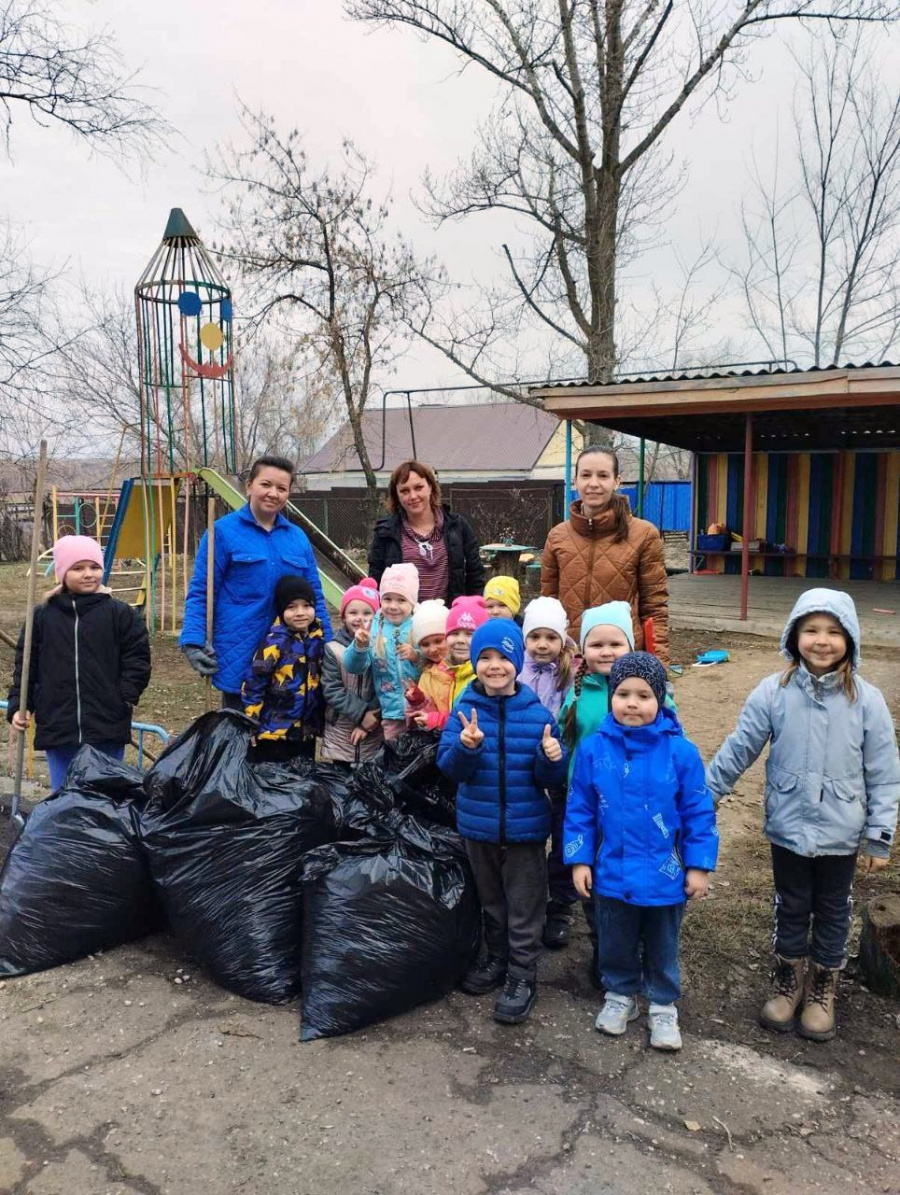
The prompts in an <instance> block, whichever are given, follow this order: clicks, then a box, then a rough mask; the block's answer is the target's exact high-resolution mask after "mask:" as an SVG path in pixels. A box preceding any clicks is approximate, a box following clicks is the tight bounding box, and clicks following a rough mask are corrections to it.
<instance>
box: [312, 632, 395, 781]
mask: <svg viewBox="0 0 900 1195" xmlns="http://www.w3.org/2000/svg"><path fill="white" fill-rule="evenodd" d="M351 641H352V636H351V635H350V634H349V633H348V631H347V629H346V627H343V626H342V627H341V629H340V630H339V631H338V633H337V634H336V635H335V637H334V639H332V640H331V642H330V643H328V644H327V645H326V647H325V656H324V659H323V660H322V693H323V695H324V697H325V732H324V734H323V736H322V755H323V758H325V759H327V760H340V761H342V762H344V763H354V762H355V761H359V760H364V759H370V758H371V757H372V756H373V755H375V754H376V752H377V751H378V750H379V748H380V747H381V745H382V734H381V727H379V728H378V729H377V730H375V731H373V732H372V733H371V734H368V735H366V737H365V738H364V739H363V741H362V742H361V743H360V744H359V748H356V747H354V746H352V745H351V743H350V733H351V731H352V730H354V729H355V728H356V727H357V726H359V724H360V723H361V722H362V720H363V718H364V717H365V716H366V714H367V713H368V711H369V710H376V711H377V710H378V698H377V697H376V696H375V689H374V686H373V684H372V670H371V668H369V669H367V670H366V671H365V672H361V673H350V672H348V671H347V669H346V668H345V667H344V649H345V648H346V647H347V645H348V644H349V643H350V642H351Z"/></svg>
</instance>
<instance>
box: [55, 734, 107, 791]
mask: <svg viewBox="0 0 900 1195" xmlns="http://www.w3.org/2000/svg"><path fill="white" fill-rule="evenodd" d="M89 745H90V746H91V747H93V748H94V750H95V751H102V752H103V754H104V755H108V756H109V757H110V759H124V758H125V744H124V743H90V744H89ZM83 746H85V744H84V743H73V744H72V746H71V747H47V749H46V750H45V752H44V754H45V755H46V756H47V768H48V770H49V772H50V788H51V789H52V791H53V792H57V791H58V790H59V789H61V788H62V786H63V785H64V784H65V782H66V772H68V770H69V764H70V763H71V762H72V760H73V759H74V758H75V756H76V755H77V754H78V752H79V751H80V750H81V748H82V747H83Z"/></svg>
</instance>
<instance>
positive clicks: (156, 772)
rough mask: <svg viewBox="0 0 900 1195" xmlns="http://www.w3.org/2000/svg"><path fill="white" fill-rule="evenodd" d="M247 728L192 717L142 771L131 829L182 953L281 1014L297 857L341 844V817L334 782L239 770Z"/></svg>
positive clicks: (295, 966) (292, 983)
mask: <svg viewBox="0 0 900 1195" xmlns="http://www.w3.org/2000/svg"><path fill="white" fill-rule="evenodd" d="M255 729H256V727H255V724H254V723H253V722H251V721H250V720H249V719H248V718H245V717H244V716H243V715H242V714H238V713H232V712H229V711H222V712H221V713H210V714H204V715H203V716H202V717H200V718H198V719H197V721H196V722H194V723H193V725H192V726H191V727H189V728H188V730H187V731H185V733H184V734H183V735H181V737H180V738H179V739H178V740H176V742H175V743H173V744H172V745H171V746H170V747H169V748H168V750H166V751H165V752H164V754H163V755H162V756H161V757H160V759H159V761H158V763H157V764H156V765H155V766H154V767H153V768H152V770H151V771H150V772H148V773H147V776H146V778H145V785H146V788H147V791H148V793H149V796H150V800H149V802H148V805H147V807H146V809H145V810H144V812H143V814H142V817H141V830H142V835H143V842H144V848H145V850H146V852H147V857H148V859H149V863H150V871H151V873H152V876H153V880H154V882H155V883H156V885H157V887H158V890H159V893H160V895H161V898H162V903H163V906H164V908H165V909H166V912H167V914H168V917H169V920H170V923H171V925H172V928H173V929H174V930H175V932H176V934H177V935H178V937H179V938H180V939H181V941H182V942H183V944H184V945H185V947H186V948H187V949H188V950H189V952H190V953H191V955H192V956H193V957H194V958H196V959H197V961H198V962H199V963H200V965H201V966H202V967H203V968H204V970H206V971H207V972H208V973H209V974H210V976H211V977H212V978H213V979H214V980H215V981H216V983H218V984H220V985H221V986H222V987H224V988H227V989H228V991H231V992H235V993H236V994H237V995H239V996H243V997H245V998H246V999H248V1000H257V1001H261V1002H263V1003H268V1004H280V1003H284V1002H285V1001H288V1000H292V999H293V998H294V997H295V996H296V995H297V994H298V992H299V991H300V942H301V937H302V929H301V926H302V911H301V904H302V890H301V884H300V866H301V857H302V855H303V853H304V851H307V850H309V849H310V848H312V847H314V846H318V845H319V844H321V843H325V842H332V841H334V840H335V839H336V838H337V837H338V836H339V835H340V833H341V830H342V827H343V812H342V805H341V801H340V799H339V797H340V794H339V793H337V792H335V793H334V794H333V793H332V791H331V790H330V788H329V783H330V784H331V785H332V787H334V786H335V785H336V777H330V778H329V776H328V775H326V776H325V778H324V779H320V778H319V777H318V776H317V775H316V772H315V769H311V770H310V771H309V774H308V775H302V774H300V772H298V771H297V770H296V769H294V768H292V767H289V766H283V765H279V764H271V763H265V764H256V765H252V764H249V763H248V762H247V751H248V748H249V746H250V738H251V735H252V734H253V732H254V730H255ZM304 771H306V769H304ZM345 788H346V786H345Z"/></svg>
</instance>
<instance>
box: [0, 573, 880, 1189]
mask: <svg viewBox="0 0 900 1195" xmlns="http://www.w3.org/2000/svg"><path fill="white" fill-rule="evenodd" d="M4 572H6V570H5V569H2V568H0V594H2V597H0V627H2V628H3V629H6V630H8V631H12V629H13V628H14V626H15V623H16V616H15V614H14V612H13V610H11V609H10V605H9V604H8V603H9V601H10V599H9V597H8V594H9V592H10V589H11V588H12V587H11V586H9V585H5V584H4V582H5V581H6V579H7V578H6V577H4V575H3V574H4ZM16 588H18V586H16ZM14 607H15V608H20V607H19V603H18V601H16V602H15V603H14ZM713 646H716V647H723V646H724V647H727V648H728V649H729V651H730V652H731V660H730V662H729V663H728V664H725V665H722V666H721V667H716V668H711V669H707V670H703V669H692V668H690V667H685V670H684V674H683V675H682V676H681V677H679V678H677V679H675V680H674V685H675V693H676V699H677V702H678V708H679V713H680V716H681V717H682V719H683V722H684V724H685V727H686V729H687V733H688V734H689V735H690V737H692V738H693V739H694V740H695V741H696V742H697V743H698V745H699V746H700V749H701V751H702V753H703V755H704V757H705V758H708V757H709V756H710V755H711V754H712V752H713V751H714V750H715V748H716V747H717V746H718V745H719V743H720V742H721V740H722V738H723V737H724V735H725V734H726V733H727V731H728V730H729V729H731V727H732V726H733V724H734V720H735V718H736V716H737V713H738V711H739V709H740V705H741V702H742V700H743V698H744V697H745V696H746V694H747V693H748V692H749V691H750V689H751V688H752V686H753V685H754V684H755V683H756V681H757V680H759V679H760V678H761V677H762V676H764V675H766V674H767V673H768V672H770V671H772V670H774V669H775V668H776V667H777V666H778V658H777V655H776V648H775V644H774V643H772V642H768V641H765V640H754V639H752V638H748V637H746V636H733V637H731V638H729V637H727V636H721V635H720V636H716V635H706V634H701V633H687V632H676V634H675V636H674V646H673V655H674V658H677V659H680V660H683V661H685V662H688V661H689V660H691V659H692V658H693V656H694V654H695V653H696V652H697V651H700V650H702V649H704V648H708V647H713ZM863 647H864V648H865V645H863ZM864 654H865V652H864ZM898 658H900V657H898V653H892V652H890V651H881V652H879V653H878V654H877V658H872V659H871V660H869V661H867V663H866V664H865V665H864V669H863V671H864V675H865V676H866V677H867V678H868V679H869V680H871V681H872V682H873V683H874V684H877V685H878V686H879V687H880V688H881V689H882V690H883V691H884V693H885V696H886V697H887V699H888V701H889V703H890V705H891V708H892V711H893V713H894V716H895V718H897V717H898V716H900V669H898V667H897V664H898ZM10 663H11V656H10V653H9V652H8V651H7V650H6V649H5V648H0V686H2V687H3V688H4V689H5V686H6V683H7V681H8V675H9V671H10ZM203 706H204V692H203V689H202V686H201V685H200V684H199V683H198V682H197V681H196V680H195V679H194V678H193V677H192V674H190V673H189V671H188V669H187V668H186V666H185V665H184V663H183V661H182V660H181V658H180V657H179V655H178V653H177V651H176V649H175V647H174V644H173V643H172V641H171V640H163V641H158V642H156V643H155V644H154V678H153V682H152V684H151V687H150V690H149V691H148V694H147V696H146V698H145V700H144V702H143V703H142V707H141V714H142V717H144V718H145V719H146V720H147V721H150V722H159V723H161V724H162V725H164V726H166V727H167V728H169V729H171V730H177V729H180V728H181V727H183V726H184V725H186V724H187V723H188V722H189V721H190V720H191V719H192V718H193V717H194V716H195V715H196V714H197V713H199V712H201V710H202V709H203ZM761 776H762V769H761V765H757V766H756V767H754V768H753V769H752V770H751V771H750V772H748V773H747V775H746V776H745V777H744V778H743V780H742V782H741V784H740V785H739V787H738V790H737V792H736V794H735V795H734V796H733V797H731V798H729V799H728V800H727V801H726V802H724V803H723V805H722V806H721V807H720V819H719V820H720V832H721V842H722V857H721V863H720V868H719V871H718V872H717V873H716V876H715V878H714V882H713V885H712V890H711V895H710V898H709V899H708V900H706V901H705V902H702V903H700V904H698V905H696V906H692V907H690V908H689V910H688V915H687V917H686V919H685V929H684V937H683V962H684V986H685V996H684V999H683V1001H682V1012H681V1019H682V1025H683V1029H684V1036H685V1048H684V1050H683V1052H682V1053H681V1054H680V1055H678V1056H660V1055H657V1054H654V1053H651V1052H650V1051H649V1050H648V1049H647V1047H646V1029H645V1026H644V1023H643V1021H639V1022H637V1023H636V1024H635V1025H634V1026H632V1027H631V1029H630V1030H629V1032H628V1034H627V1035H626V1037H625V1038H623V1039H621V1040H611V1039H605V1038H601V1037H600V1036H599V1035H598V1034H597V1033H596V1032H595V1031H594V1029H593V1018H594V1016H595V1015H596V1012H597V1007H598V998H597V993H596V992H595V991H594V990H593V988H592V987H591V985H590V982H589V980H588V976H587V964H588V939H587V935H586V931H585V928H584V926H583V925H582V924H581V923H580V921H578V920H576V921H575V922H573V924H574V926H575V933H574V940H573V943H572V944H571V946H570V947H569V948H568V949H567V950H564V951H561V952H559V953H556V954H553V955H546V956H545V959H544V962H543V964H542V971H541V990H540V997H539V1001H538V1005H537V1008H536V1011H535V1014H534V1015H533V1017H532V1019H531V1021H530V1022H529V1023H528V1024H527V1025H525V1026H522V1027H519V1028H504V1027H502V1026H499V1025H496V1024H495V1023H494V1022H493V1020H492V1019H491V1016H490V1010H491V997H486V998H482V999H472V998H470V997H466V996H464V995H463V994H461V993H454V994H453V995H452V996H450V997H449V998H448V999H446V1000H443V1001H441V1002H439V1003H436V1004H432V1005H429V1006H427V1007H424V1008H420V1009H417V1010H416V1011H414V1012H413V1013H410V1014H408V1015H407V1016H404V1017H401V1018H399V1019H397V1020H394V1021H390V1022H387V1023H384V1024H381V1025H378V1026H375V1027H373V1028H371V1029H369V1030H365V1031H362V1032H360V1033H357V1034H353V1035H351V1036H349V1037H346V1038H341V1039H334V1040H331V1041H320V1042H314V1043H310V1044H305V1045H301V1044H300V1043H299V1041H298V1016H297V1010H296V1009H294V1008H266V1007H261V1006H257V1005H253V1004H250V1003H247V1002H246V1001H242V1000H240V999H237V998H236V997H231V996H229V995H227V994H226V993H225V992H223V991H221V990H219V989H218V988H216V987H215V986H214V985H213V984H212V983H211V982H209V981H208V980H206V979H205V978H204V977H203V976H202V975H201V974H199V973H198V972H196V971H195V970H194V968H193V964H192V962H191V960H190V959H188V958H186V957H185V956H184V954H183V953H182V952H180V951H179V949H178V947H177V944H176V943H175V942H174V940H172V939H171V938H170V937H168V936H166V935H161V936H159V937H156V938H152V939H149V940H147V941H145V942H142V943H139V944H137V945H133V946H129V947H126V948H122V949H119V950H116V951H112V952H110V953H109V954H107V955H105V956H101V957H96V958H91V959H86V960H84V961H82V962H79V963H76V964H74V965H72V966H69V967H63V968H59V969H58V970H55V971H51V972H46V973H43V974H40V975H34V976H28V977H25V978H23V979H17V980H7V981H6V982H3V983H0V1192H3V1193H9V1195H20V1193H26V1192H27V1193H28V1195H57V1193H58V1195H62V1193H63V1192H65V1195H103V1193H109V1195H126V1193H131V1192H141V1193H144V1195H188V1192H191V1193H193V1192H194V1191H195V1190H196V1189H197V1188H198V1187H199V1188H201V1189H202V1190H203V1191H204V1193H205V1195H237V1193H240V1195H313V1193H314V1192H315V1193H317V1195H318V1193H320V1192H329V1193H330V1192H338V1191H350V1192H359V1193H361V1195H431V1193H432V1192H435V1193H436V1192H441V1193H442V1195H444V1193H446V1192H448V1191H449V1192H453V1193H454V1195H455V1193H457V1192H458V1193H462V1195H483V1193H484V1195H487V1193H494V1195H520V1193H524V1192H538V1193H542V1195H562V1193H565V1195H645V1192H647V1191H651V1190H652V1191H666V1192H674V1193H676V1195H703V1193H707V1192H721V1193H723V1195H725V1193H727V1195H737V1193H738V1192H742V1193H745V1195H746V1193H759V1195H762V1193H770V1195H782V1193H787V1192H791V1193H792V1195H793V1193H798V1195H813V1193H814V1192H817V1193H823V1192H824V1193H830V1192H835V1193H836V1192H845V1191H847V1190H852V1191H859V1192H873V1193H874V1192H900V1066H898V1053H900V1050H898V1048H900V1004H898V1003H896V1002H892V1001H888V1000H885V999H883V998H881V997H878V996H875V995H873V994H872V993H870V992H868V991H867V990H866V988H865V986H864V985H863V984H862V983H861V982H860V980H859V977H858V976H857V975H856V973H855V969H854V965H853V962H852V961H851V965H850V967H849V968H848V972H847V975H846V977H845V979H844V981H843V984H842V987H841V991H840V1003H839V1024H840V1033H839V1036H838V1037H837V1039H836V1040H835V1041H833V1042H831V1043H828V1044H825V1045H815V1044H813V1043H807V1042H804V1041H803V1040H802V1039H800V1038H798V1037H795V1036H793V1035H787V1036H785V1037H777V1036H775V1035H771V1034H768V1033H766V1032H765V1031H763V1030H762V1029H760V1028H758V1027H757V1025H756V1022H755V1013H756V1010H757V1008H758V1005H759V1003H760V1002H761V1000H762V998H763V993H764V990H765V988H766V984H767V979H768V974H767V973H768V941H769V933H770V901H771V885H770V875H769V865H768V852H767V847H766V844H765V842H764V840H763V838H762V835H761V832H760V825H761V796H762V788H761ZM898 889H900V869H898V867H897V864H896V863H895V864H894V865H893V866H892V867H891V869H889V871H888V872H887V873H884V872H883V873H881V874H880V876H879V877H878V878H877V879H866V880H862V879H861V880H860V882H859V883H858V885H857V890H856V898H857V907H858V905H859V902H861V901H863V900H865V899H866V898H867V897H869V896H873V895H875V894H881V893H884V892H887V891H890V890H895V891H896V890H898ZM179 968H180V969H181V970H180V971H179ZM176 981H181V982H176Z"/></svg>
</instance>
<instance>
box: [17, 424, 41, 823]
mask: <svg viewBox="0 0 900 1195" xmlns="http://www.w3.org/2000/svg"><path fill="white" fill-rule="evenodd" d="M46 478H47V441H46V440H41V454H40V457H39V458H38V469H37V478H36V480H35V484H34V521H33V523H32V527H31V569H30V570H29V573H28V599H27V600H28V606H27V608H26V610H25V640H24V643H23V644H22V676H21V682H20V685H19V711H20V712H21V713H28V712H29V711H28V692H29V687H30V685H31V643H32V639H33V637H34V603H35V597H36V592H37V564H38V556H40V554H41V527H42V525H43V522H44V484H45V482H46ZM26 737H27V736H26V732H25V731H19V737H18V740H17V741H16V766H15V773H14V776H13V793H12V805H11V807H10V818H11V819H12V821H13V822H15V823H16V824H17V825H23V824H24V823H23V821H22V818H21V816H20V815H19V805H20V804H21V801H22V773H23V771H24V768H25V740H26Z"/></svg>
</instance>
